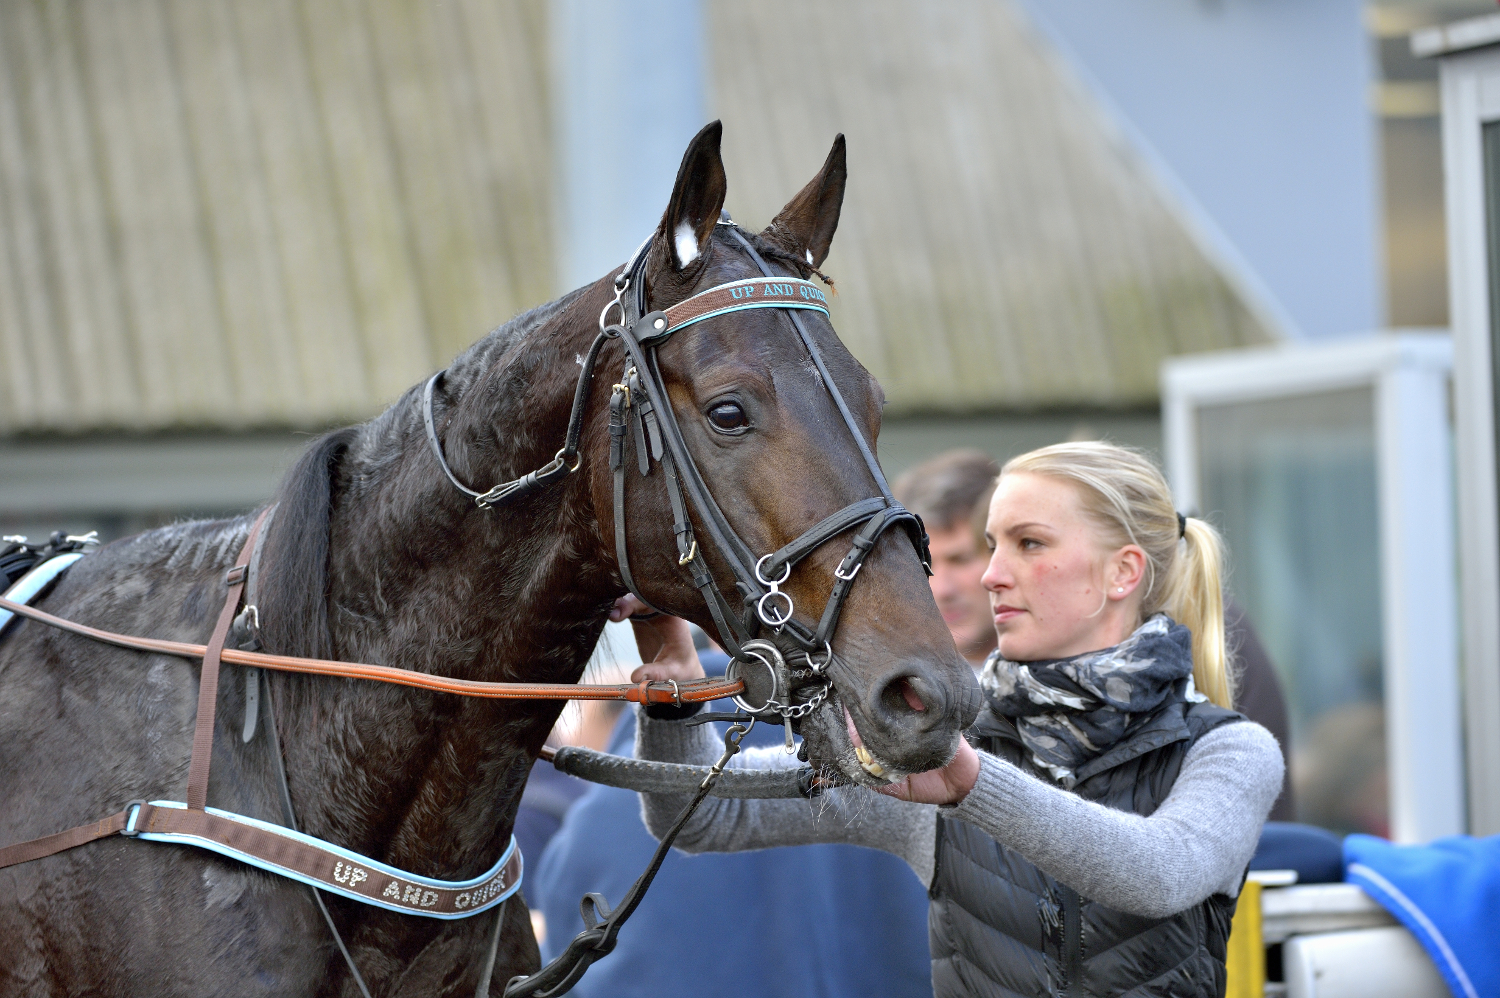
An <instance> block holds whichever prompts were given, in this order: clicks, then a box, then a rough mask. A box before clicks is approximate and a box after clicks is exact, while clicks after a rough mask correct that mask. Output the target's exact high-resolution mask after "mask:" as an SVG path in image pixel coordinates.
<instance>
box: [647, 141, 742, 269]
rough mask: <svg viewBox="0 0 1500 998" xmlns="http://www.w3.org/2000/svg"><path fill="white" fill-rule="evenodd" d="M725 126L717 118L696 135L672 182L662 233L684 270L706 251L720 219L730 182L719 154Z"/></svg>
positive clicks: (677, 265)
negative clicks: (675, 179) (670, 198)
mask: <svg viewBox="0 0 1500 998" xmlns="http://www.w3.org/2000/svg"><path fill="white" fill-rule="evenodd" d="M723 133H724V126H723V125H722V124H721V123H719V122H717V121H713V122H710V123H709V124H707V125H705V126H703V130H702V131H701V132H699V133H698V134H697V135H695V136H693V141H692V142H689V143H688V147H687V152H685V153H683V154H682V165H681V166H680V167H678V168H677V182H676V183H675V184H673V185H672V200H671V201H669V202H667V213H666V214H665V215H663V216H662V220H661V230H660V231H661V234H662V236H664V237H665V238H666V241H667V244H668V245H669V246H670V247H671V256H672V263H673V264H674V265H675V266H676V269H678V270H683V269H685V268H686V267H687V266H688V264H690V263H692V262H693V261H694V260H696V259H698V258H699V257H701V256H702V255H703V251H704V249H705V248H706V247H707V246H708V238H709V236H711V235H713V231H714V226H715V225H717V224H718V222H719V209H721V208H723V207H724V195H725V193H726V192H727V190H728V182H727V181H726V180H725V178H724V161H723V159H721V158H720V156H719V138H720V136H722V135H723Z"/></svg>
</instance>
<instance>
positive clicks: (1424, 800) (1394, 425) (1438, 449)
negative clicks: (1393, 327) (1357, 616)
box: [1376, 337, 1466, 842]
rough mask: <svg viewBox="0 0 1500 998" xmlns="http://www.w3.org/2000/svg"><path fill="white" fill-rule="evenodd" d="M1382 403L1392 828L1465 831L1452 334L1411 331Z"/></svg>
mask: <svg viewBox="0 0 1500 998" xmlns="http://www.w3.org/2000/svg"><path fill="white" fill-rule="evenodd" d="M1398 342H1399V343H1400V348H1399V349H1398V350H1396V351H1393V352H1392V356H1391V361H1390V362H1389V366H1388V367H1387V368H1386V369H1385V370H1384V371H1383V372H1382V373H1381V375H1380V378H1379V382H1378V388H1377V396H1376V398H1377V401H1376V420H1377V423H1378V432H1377V434H1376V439H1377V441H1378V444H1377V465H1378V481H1379V490H1380V558H1381V573H1380V574H1381V593H1382V602H1383V604H1384V606H1383V607H1382V611H1383V613H1382V616H1383V624H1384V628H1383V629H1384V634H1383V639H1384V659H1385V704H1386V711H1385V716H1386V758H1387V760H1388V767H1389V781H1390V782H1389V786H1390V799H1391V835H1392V837H1393V838H1394V839H1395V841H1397V842H1426V841H1428V840H1431V839H1434V838H1438V837H1440V836H1444V835H1457V834H1459V833H1461V832H1463V831H1464V828H1465V824H1466V822H1465V820H1464V817H1465V815H1464V788H1463V772H1464V767H1463V729H1462V726H1461V721H1460V708H1459V692H1458V690H1459V673H1458V641H1457V620H1456V618H1457V603H1458V594H1457V591H1456V579H1457V566H1456V564H1455V552H1454V549H1453V490H1452V485H1451V482H1452V480H1453V465H1452V459H1451V457H1450V455H1451V438H1450V434H1449V430H1448V384H1447V382H1448V366H1449V356H1450V352H1449V345H1448V342H1447V339H1446V337H1445V338H1443V339H1442V340H1434V339H1431V338H1427V337H1420V338H1419V337H1402V338H1401V339H1400V340H1399V341H1398Z"/></svg>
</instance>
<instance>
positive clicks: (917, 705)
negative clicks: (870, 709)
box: [880, 676, 927, 714]
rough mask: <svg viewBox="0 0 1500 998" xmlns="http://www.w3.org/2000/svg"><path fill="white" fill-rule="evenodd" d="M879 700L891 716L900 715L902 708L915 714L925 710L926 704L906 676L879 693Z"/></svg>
mask: <svg viewBox="0 0 1500 998" xmlns="http://www.w3.org/2000/svg"><path fill="white" fill-rule="evenodd" d="M880 699H881V701H882V702H883V705H884V706H885V709H886V710H887V711H889V712H890V713H893V714H900V713H902V712H903V710H902V708H903V707H904V708H906V709H907V710H912V711H915V712H917V713H921V712H922V711H925V710H926V709H927V704H926V703H924V702H923V701H922V697H921V696H920V695H919V694H918V693H917V690H916V688H915V687H914V686H913V685H912V683H911V681H910V679H909V678H908V677H906V676H901V677H900V678H898V679H896V680H894V681H892V682H891V683H890V684H889V685H887V686H886V688H885V689H884V690H882V691H881V694H880Z"/></svg>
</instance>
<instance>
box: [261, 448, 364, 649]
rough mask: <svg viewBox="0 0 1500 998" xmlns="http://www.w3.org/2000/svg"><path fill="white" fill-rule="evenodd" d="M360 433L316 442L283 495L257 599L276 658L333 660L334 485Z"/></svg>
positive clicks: (292, 474) (267, 641)
mask: <svg viewBox="0 0 1500 998" xmlns="http://www.w3.org/2000/svg"><path fill="white" fill-rule="evenodd" d="M359 429H360V428H359V427H355V426H350V427H344V428H343V429H340V430H334V431H333V432H331V433H326V434H324V435H323V436H321V437H319V438H318V439H317V440H314V441H313V443H312V446H310V447H308V448H307V450H306V451H305V452H304V453H303V455H302V457H301V458H299V459H298V461H297V463H296V465H294V466H293V467H292V470H291V471H290V472H288V473H287V476H286V477H285V478H284V479H282V482H281V486H280V488H279V489H277V493H276V504H277V505H276V516H275V519H274V520H273V521H272V523H271V531H270V533H269V534H267V536H266V543H265V547H264V549H263V550H262V551H261V572H260V578H259V580H258V581H257V585H258V586H259V588H260V593H259V594H258V595H257V596H256V601H257V602H258V603H259V604H260V605H261V614H260V619H261V636H262V640H263V642H264V643H265V646H266V649H267V650H269V651H272V652H274V653H276V654H280V655H302V656H306V657H311V658H329V657H331V656H332V650H333V649H332V634H331V632H330V630H329V626H328V590H329V585H328V553H329V527H330V523H331V520H332V514H333V494H334V489H333V482H334V476H335V474H336V473H337V470H338V466H339V463H340V461H342V460H343V458H344V455H345V454H346V453H347V452H348V450H349V447H350V445H351V444H352V443H353V442H354V439H355V438H356V437H357V436H358V434H359Z"/></svg>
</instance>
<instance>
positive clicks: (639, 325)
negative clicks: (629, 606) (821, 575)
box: [422, 221, 932, 723]
mask: <svg viewBox="0 0 1500 998" xmlns="http://www.w3.org/2000/svg"><path fill="white" fill-rule="evenodd" d="M720 224H721V225H724V226H725V227H726V228H727V229H728V231H729V235H730V236H731V237H732V238H733V239H735V240H736V241H737V242H738V243H739V244H740V246H741V247H743V248H744V250H745V252H747V253H748V254H749V255H750V258H751V259H752V260H754V261H755V264H756V266H757V267H759V268H760V271H761V273H762V274H763V275H765V276H764V277H758V278H750V279H747V280H739V281H731V282H729V283H727V284H720V285H717V286H715V287H712V288H709V289H708V290H707V291H703V292H700V293H699V294H696V295H694V296H693V297H691V298H688V299H686V300H685V301H682V302H679V303H678V304H676V305H673V306H671V307H670V308H667V309H666V310H665V311H654V312H647V311H646V289H645V281H644V269H645V258H646V255H647V254H646V253H645V250H646V247H648V246H649V245H650V243H651V241H650V240H649V239H648V240H647V241H646V243H644V244H642V246H641V247H640V248H639V249H637V250H636V252H635V254H634V255H633V256H632V257H631V259H630V262H629V263H627V264H626V265H625V267H624V268H623V269H622V270H621V271H620V273H619V274H618V275H616V277H615V281H614V283H615V297H614V300H613V301H611V302H610V303H609V304H608V305H607V306H605V309H604V311H603V312H602V313H601V314H600V316H599V334H598V335H597V336H596V337H595V338H594V342H593V345H592V346H591V347H590V348H589V352H588V355H587V357H586V358H585V359H584V362H583V371H582V373H581V374H580V375H579V379H578V387H577V390H576V391H575V392H574V395H573V410H572V413H571V414H570V416H569V419H568V431H567V436H566V438H565V442H564V445H563V448H562V449H561V450H559V451H558V452H557V454H556V455H555V456H554V457H553V458H552V460H551V461H549V462H548V463H547V464H545V465H544V466H542V467H541V468H538V469H537V470H536V471H533V472H531V473H530V474H528V475H526V476H524V477H522V478H519V479H516V480H514V481H511V482H504V483H502V484H500V485H497V486H495V487H494V488H492V489H490V490H489V491H488V492H483V493H480V492H476V491H474V490H472V489H470V488H468V487H467V486H465V485H463V484H462V483H461V482H459V480H458V478H457V477H456V476H455V475H454V474H453V472H452V470H451V469H450V468H449V467H448V463H447V461H446V460H445V459H444V457H443V448H442V444H441V443H440V442H439V440H438V437H437V431H436V427H435V425H434V422H433V417H432V395H433V390H434V388H435V387H436V385H437V384H438V382H439V381H440V379H441V378H442V376H443V375H442V373H441V372H439V373H438V374H435V375H433V377H432V378H431V379H430V380H429V381H428V382H427V386H426V389H425V391H424V395H423V409H422V412H423V419H424V422H425V424H426V428H427V438H428V441H429V442H430V443H431V445H432V448H433V452H434V453H435V454H436V455H437V459H438V463H439V464H440V465H442V468H443V471H444V473H445V474H446V475H447V476H448V479H449V480H450V481H451V482H452V483H453V484H454V485H455V486H457V487H458V488H459V489H460V490H462V491H463V492H464V493H466V494H467V495H469V496H471V497H473V498H474V501H475V502H476V503H477V504H478V505H480V506H482V507H486V508H488V507H490V506H493V505H495V504H497V503H500V502H504V501H507V500H511V499H516V498H519V497H520V496H523V495H526V494H528V493H530V492H532V491H534V490H535V489H537V488H539V487H541V486H543V485H546V484H548V483H549V482H553V481H556V480H558V479H560V478H563V477H565V476H566V475H568V474H569V473H570V472H572V471H575V470H577V468H578V464H579V453H578V441H579V436H580V433H581V430H582V425H583V409H584V406H585V405H586V403H587V397H588V388H589V384H590V382H591V379H592V377H593V369H594V364H595V362H596V361H597V359H598V356H599V351H600V348H601V347H603V345H604V343H605V342H606V341H607V340H611V339H618V340H619V341H620V342H621V344H622V345H623V346H624V349H625V368H624V371H623V372H622V373H621V376H620V380H619V382H618V383H617V384H615V385H614V389H613V391H612V392H611V395H610V402H609V464H610V469H611V471H612V472H613V475H614V531H615V554H616V560H617V561H618V563H619V566H620V576H621V579H622V581H623V582H624V583H625V586H626V588H628V589H629V590H630V591H631V592H633V593H635V594H636V596H637V597H638V598H640V599H641V600H642V602H646V600H645V597H643V596H642V595H641V591H640V588H639V587H638V586H637V585H636V580H635V578H634V577H633V575H632V573H631V570H630V555H629V545H628V542H627V539H626V529H625V527H626V525H625V480H626V478H627V477H628V476H627V473H626V461H625V440H626V437H627V436H628V437H629V438H630V440H631V446H632V448H633V449H634V451H635V459H636V460H635V464H636V467H637V469H638V470H639V472H640V474H641V476H642V477H649V476H650V475H651V472H652V465H653V462H654V463H655V464H658V465H660V467H661V470H662V477H663V478H664V479H665V482H666V489H667V498H668V500H669V502H670V505H671V518H672V519H671V525H672V532H673V534H674V536H675V537H676V542H677V564H678V565H679V566H680V567H681V568H683V569H685V570H686V571H687V573H688V575H689V576H690V578H691V581H692V585H693V587H694V588H695V589H697V590H698V592H699V593H700V594H701V595H702V596H703V600H704V603H705V604H707V606H708V610H709V613H710V614H711V615H712V617H713V621H714V626H715V629H716V630H717V631H718V635H719V641H720V643H721V644H722V645H723V646H724V648H725V649H726V650H728V651H729V653H730V654H731V655H732V656H733V658H734V661H733V662H731V663H730V670H729V671H728V673H727V674H728V676H729V678H736V675H735V674H736V672H738V671H743V667H744V666H745V665H747V664H754V665H757V666H764V667H765V668H766V669H767V671H768V672H769V673H770V676H771V685H770V687H769V692H766V693H765V695H764V696H763V697H762V699H763V702H762V703H761V704H760V705H759V706H755V705H752V704H750V703H747V702H746V700H745V697H744V696H743V695H742V696H739V697H736V698H735V699H736V702H737V703H739V705H740V706H741V707H742V708H744V709H746V710H748V711H750V712H751V713H752V714H755V715H757V716H760V717H762V718H764V719H766V720H772V721H776V722H778V723H779V722H781V721H783V720H792V719H795V718H799V717H802V716H804V715H805V714H807V713H810V712H811V711H812V710H813V709H814V708H816V707H817V706H818V704H820V703H821V702H822V700H823V698H824V697H826V695H827V692H828V682H829V680H828V677H827V675H826V670H827V668H828V665H829V663H830V662H831V661H832V659H833V645H832V642H833V633H834V630H835V629H836V628H837V626H838V621H839V614H840V613H841V612H842V610H843V605H844V601H845V599H847V598H848V595H849V591H850V589H851V587H852V586H853V584H854V579H855V577H856V576H857V575H858V574H859V570H860V567H861V566H862V565H863V564H864V560H865V558H866V556H868V555H869V553H870V551H871V550H872V549H873V548H874V547H875V544H876V542H877V541H878V540H879V539H880V537H881V535H882V534H884V533H885V531H886V530H888V529H890V528H891V527H893V526H895V525H897V524H900V525H901V526H903V527H904V528H905V529H906V530H907V532H908V533H909V534H910V536H911V540H912V543H913V545H914V546H915V547H916V550H917V554H918V557H919V558H920V559H921V562H922V567H923V568H924V569H925V570H926V571H927V573H928V574H929V575H930V574H931V573H932V567H931V562H932V558H931V555H930V554H929V553H928V548H927V533H926V531H925V530H924V529H923V526H922V521H921V519H920V518H919V517H918V516H917V515H916V514H915V513H912V512H911V511H909V510H907V509H905V508H904V507H902V506H901V504H900V503H898V502H897V501H896V500H895V498H894V497H893V496H892V495H891V490H890V486H889V485H888V484H887V483H886V480H885V476H884V475H883V474H882V473H881V471H880V465H879V463H878V462H877V461H876V460H875V454H874V452H873V451H872V450H871V449H870V444H869V442H868V441H866V440H865V438H864V434H863V433H862V432H861V430H860V428H859V424H858V423H857V422H855V419H854V415H853V414H852V413H851V412H850V411H849V406H848V403H846V402H845V401H844V397H843V395H842V393H840V391H839V388H838V385H837V384H836V383H835V382H834V380H833V376H832V375H831V374H830V373H829V371H828V366H827V365H826V364H825V363H824V360H823V355H822V353H821V352H820V351H819V349H818V345H817V341H816V340H814V339H813V337H812V335H811V334H810V333H809V332H808V330H807V327H806V325H805V324H804V322H803V318H802V313H803V312H809V311H811V312H821V313H823V315H824V316H825V317H827V316H828V305H827V299H826V298H825V297H824V295H823V292H822V291H821V290H819V289H818V287H817V286H816V285H814V284H813V283H812V282H811V281H805V280H802V279H800V278H794V277H782V276H778V275H777V274H775V273H774V272H773V271H772V270H771V268H770V267H769V266H767V265H766V261H765V260H764V259H763V258H762V257H761V255H760V254H759V253H758V252H756V249H755V247H754V246H753V245H752V244H751V242H750V241H749V240H748V239H746V238H745V236H744V234H743V233H742V232H741V231H740V229H739V227H738V226H736V225H734V223H732V222H728V221H724V222H721V223H720ZM763 308H773V309H780V310H782V311H784V312H785V313H786V315H787V317H788V318H789V319H790V320H791V323H792V326H793V328H794V329H796V331H797V335H798V336H799V337H800V338H801V340H802V344H803V346H804V347H806V349H807V352H808V355H809V356H810V357H811V358H812V361H813V363H814V364H815V365H816V367H817V370H818V374H819V375H820V380H821V381H822V384H823V386H824V388H825V389H826V390H827V392H828V394H829V395H830V396H832V398H833V402H834V405H835V406H836V407H837V408H838V411H839V415H840V416H841V417H842V418H843V421H844V425H845V426H846V427H847V428H848V430H849V433H850V435H851V436H852V437H853V438H854V442H855V444H856V445H857V446H858V447H859V452H860V455H861V456H862V457H863V458H864V462H865V467H866V468H868V469H869V472H870V474H871V476H872V477H873V478H874V479H875V483H876V485H877V486H878V487H879V489H880V495H878V496H872V497H871V498H868V499H861V500H859V501H857V502H853V503H850V504H849V505H847V506H845V507H844V508H843V509H841V510H839V511H837V512H836V513H833V514H831V515H829V516H827V517H824V518H823V519H822V520H819V521H818V522H817V523H815V524H813V525H812V526H811V527H809V528H808V529H807V530H805V531H803V532H802V533H801V534H800V535H799V536H798V537H797V538H796V539H794V540H792V541H791V542H790V543H788V544H785V545H783V546H781V547H780V548H777V549H776V550H775V551H771V552H768V553H763V554H757V553H756V552H755V551H754V550H753V549H752V548H751V547H750V546H749V545H748V544H746V543H745V541H744V540H743V539H742V538H741V537H740V535H739V533H738V532H737V531H736V530H735V529H734V526H733V525H732V524H731V523H730V522H729V519H728V517H726V516H725V515H724V512H723V510H722V509H720V507H719V504H718V503H717V502H716V501H715V500H714V497H713V494H712V493H711V492H710V491H709V489H708V486H707V484H706V483H705V482H704V480H703V476H702V474H701V473H700V472H699V470H698V464H697V462H696V461H695V460H694V459H693V455H692V452H691V451H689V450H688V447H687V444H686V442H685V441H684V439H683V436H682V430H681V428H680V427H679V426H678V424H677V418H676V415H675V414H674V413H673V411H672V406H671V402H670V401H669V399H668V396H667V390H666V384H665V382H664V381H663V379H662V375H661V368H660V364H659V361H658V357H657V351H658V350H659V348H660V347H661V346H662V345H663V344H665V343H666V342H667V341H668V339H669V338H670V337H672V336H673V335H674V334H676V333H678V332H681V331H682V330H684V329H686V328H687V327H689V326H691V325H693V324H695V323H698V322H702V321H704V320H706V319H711V318H715V317H717V316H721V315H727V314H729V313H731V312H740V311H746V310H749V309H763ZM615 311H618V313H619V320H620V321H619V323H618V324H610V323H608V322H607V321H606V320H607V319H608V318H609V317H610V314H611V313H612V312H615ZM689 502H691V504H692V507H693V509H694V511H695V512H696V513H697V514H698V518H699V521H700V522H701V524H702V526H703V529H704V532H705V534H706V535H707V536H706V541H707V545H706V546H708V547H711V548H712V550H713V551H714V552H715V553H716V554H717V556H718V558H719V559H720V560H721V561H722V562H723V563H724V564H725V565H726V566H727V567H728V568H729V571H730V572H731V573H732V574H733V576H734V588H735V593H736V595H737V596H738V604H736V602H734V601H731V599H730V598H728V597H727V596H726V595H725V594H724V591H723V590H722V589H721V588H720V586H719V584H718V582H717V581H716V580H715V579H714V575H713V572H712V571H710V570H709V567H708V565H707V564H706V563H705V558H704V552H703V549H702V547H701V546H700V544H699V541H698V538H697V536H696V534H695V531H694V527H693V523H692V518H691V517H690V516H689V513H688V503H689ZM854 528H859V529H858V531H857V533H856V534H855V535H854V539H853V542H852V544H851V546H850V548H849V551H848V553H847V554H845V555H844V558H843V560H842V561H841V562H840V563H839V565H838V567H837V568H835V569H834V584H833V591H832V593H831V594H830V595H829V597H828V602H827V604H825V606H824V608H823V614H822V616H821V618H819V619H818V621H817V623H816V624H815V625H809V624H807V623H804V622H803V621H801V620H798V619H797V617H796V607H795V606H794V605H793V602H792V597H791V595H790V594H788V593H787V592H786V591H785V590H784V589H782V588H781V587H782V586H783V585H785V584H786V582H787V580H788V579H789V578H790V577H791V573H792V569H793V568H795V567H796V566H797V564H798V563H800V562H801V561H802V560H803V559H805V558H807V557H808V556H809V555H811V554H812V553H813V552H814V551H816V550H817V549H818V548H819V547H821V546H822V545H823V544H825V543H827V542H828V541H830V540H832V539H833V538H835V537H837V536H838V535H839V534H841V533H843V532H844V531H846V530H851V529H854ZM647 605H648V606H650V603H649V602H648V603H647ZM653 609H655V608H654V607H653ZM765 634H769V635H771V638H770V639H769V640H768V639H767V638H765V637H763V636H762V635H765ZM777 638H780V639H782V640H780V641H778V640H776V639H777ZM784 646H789V647H788V650H789V651H792V652H793V653H794V654H796V653H800V654H801V656H802V658H803V659H804V661H805V663H806V668H805V669H792V668H790V667H788V665H787V663H786V660H785V658H784V656H783V653H782V648H783V647H784ZM747 678H749V677H747ZM799 685H800V686H804V687H805V686H809V685H811V686H816V687H818V689H816V690H815V691H814V692H813V693H811V694H810V695H807V694H802V695H800V697H794V696H793V691H794V690H795V689H796V687H798V686H799ZM778 696H779V697H783V698H784V702H783V701H782V700H778V699H777V697H778Z"/></svg>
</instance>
